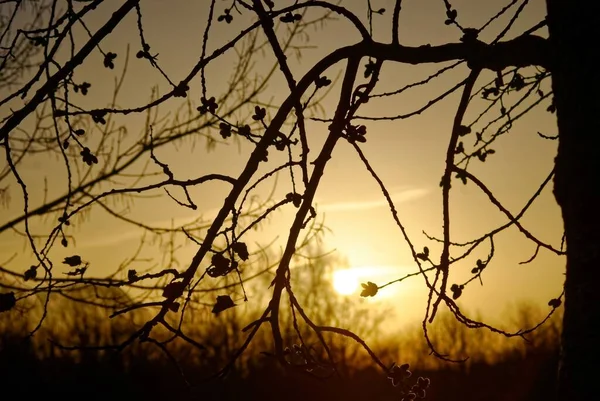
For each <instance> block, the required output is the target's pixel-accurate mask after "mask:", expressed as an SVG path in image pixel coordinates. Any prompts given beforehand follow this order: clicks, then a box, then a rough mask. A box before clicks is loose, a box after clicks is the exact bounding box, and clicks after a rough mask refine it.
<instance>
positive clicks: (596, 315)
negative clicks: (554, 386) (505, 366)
mask: <svg viewBox="0 0 600 401" xmlns="http://www.w3.org/2000/svg"><path fill="white" fill-rule="evenodd" d="M546 3H547V7H548V23H549V29H550V44H551V49H552V52H553V56H554V59H553V60H552V67H551V68H552V79H553V83H552V85H553V90H554V104H555V106H556V113H557V119H558V131H559V147H558V154H557V157H556V176H555V182H554V194H555V196H556V200H557V202H558V204H559V205H560V207H561V210H562V215H563V221H564V226H565V235H566V245H567V273H566V274H567V275H566V282H565V313H564V321H563V334H562V349H561V362H560V368H559V380H558V399H559V400H560V401H579V400H590V399H596V397H595V393H596V392H597V391H598V390H597V389H596V388H597V380H598V379H597V377H596V376H597V372H598V363H600V336H599V335H598V332H599V331H598V330H599V327H600V249H599V248H600V154H599V151H600V145H599V144H600V101H599V100H598V99H599V96H600V84H599V82H600V80H599V75H600V71H599V70H598V65H597V64H596V60H595V55H596V53H597V51H598V45H597V43H596V42H597V40H598V39H599V38H600V36H599V35H598V13H597V11H596V12H594V9H597V7H596V6H593V4H595V2H588V1H584V0H575V1H566V0H547V2H546Z"/></svg>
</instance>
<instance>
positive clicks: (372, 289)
mask: <svg viewBox="0 0 600 401" xmlns="http://www.w3.org/2000/svg"><path fill="white" fill-rule="evenodd" d="M360 285H361V286H362V288H363V290H362V291H361V293H360V296H361V297H374V296H375V295H377V291H378V290H379V287H378V286H377V284H375V283H373V282H371V281H367V282H366V283H361V284H360Z"/></svg>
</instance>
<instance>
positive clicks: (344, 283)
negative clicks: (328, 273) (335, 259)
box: [333, 269, 360, 295]
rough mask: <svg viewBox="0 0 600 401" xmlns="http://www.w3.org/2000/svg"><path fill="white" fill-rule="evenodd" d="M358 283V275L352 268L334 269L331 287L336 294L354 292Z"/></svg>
mask: <svg viewBox="0 0 600 401" xmlns="http://www.w3.org/2000/svg"><path fill="white" fill-rule="evenodd" d="M359 284H360V283H359V277H358V275H357V274H356V272H355V271H353V270H352V269H344V270H336V271H335V272H334V273H333V288H334V289H335V291H336V292H337V293H338V294H342V295H350V294H354V293H355V292H356V290H358V287H359Z"/></svg>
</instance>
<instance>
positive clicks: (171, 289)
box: [162, 281, 185, 299]
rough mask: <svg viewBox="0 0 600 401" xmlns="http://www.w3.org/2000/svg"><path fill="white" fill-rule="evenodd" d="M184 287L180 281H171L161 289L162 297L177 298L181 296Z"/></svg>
mask: <svg viewBox="0 0 600 401" xmlns="http://www.w3.org/2000/svg"><path fill="white" fill-rule="evenodd" d="M184 288H185V285H184V283H182V282H180V281H175V282H173V283H169V284H167V285H166V286H165V288H164V289H163V294H162V295H163V297H165V298H173V299H175V298H177V297H179V296H181V294H182V293H183V289H184Z"/></svg>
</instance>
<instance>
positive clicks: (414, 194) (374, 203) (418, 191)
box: [317, 188, 429, 212]
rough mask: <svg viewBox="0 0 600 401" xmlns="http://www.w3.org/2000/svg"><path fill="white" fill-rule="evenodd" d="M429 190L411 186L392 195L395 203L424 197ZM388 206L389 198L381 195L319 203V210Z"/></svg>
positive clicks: (343, 210)
mask: <svg viewBox="0 0 600 401" xmlns="http://www.w3.org/2000/svg"><path fill="white" fill-rule="evenodd" d="M428 193H429V190H427V189H425V188H410V189H406V190H404V191H400V192H395V193H393V194H391V195H390V197H391V198H392V202H394V205H397V204H399V203H403V202H408V201H411V200H415V199H419V198H422V197H423V196H425V195H427V194H428ZM384 206H388V203H387V200H386V199H385V198H383V196H380V198H379V199H377V200H367V201H358V202H335V203H324V204H319V205H318V207H317V210H318V211H320V212H350V211H357V210H369V209H375V208H379V207H384Z"/></svg>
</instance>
